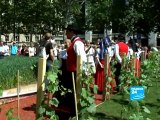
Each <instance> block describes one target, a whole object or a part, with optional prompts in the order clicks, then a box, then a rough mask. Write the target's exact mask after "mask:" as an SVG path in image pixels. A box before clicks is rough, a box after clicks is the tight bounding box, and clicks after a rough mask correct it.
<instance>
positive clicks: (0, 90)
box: [0, 88, 3, 96]
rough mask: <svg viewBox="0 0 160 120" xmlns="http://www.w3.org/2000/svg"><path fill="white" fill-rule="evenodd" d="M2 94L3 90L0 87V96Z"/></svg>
mask: <svg viewBox="0 0 160 120" xmlns="http://www.w3.org/2000/svg"><path fill="white" fill-rule="evenodd" d="M2 95H3V90H2V88H0V96H2Z"/></svg>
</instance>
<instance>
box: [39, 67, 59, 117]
mask: <svg viewBox="0 0 160 120" xmlns="http://www.w3.org/2000/svg"><path fill="white" fill-rule="evenodd" d="M57 72H58V66H54V69H52V70H51V71H49V72H47V73H46V77H45V79H46V80H48V81H49V84H48V85H47V88H46V91H47V93H51V94H55V92H57V91H58V90H59V81H58V76H57ZM48 97H49V96H48ZM48 100H49V104H47V103H46V101H48ZM58 104H59V101H58V99H57V98H55V97H53V98H51V99H48V98H47V97H44V99H43V100H42V103H41V106H40V107H39V110H38V120H42V119H43V117H44V116H46V117H47V118H49V119H50V120H58V119H59V118H58V116H57V115H56V113H55V111H54V110H53V108H52V106H55V107H58Z"/></svg>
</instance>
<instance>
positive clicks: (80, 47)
mask: <svg viewBox="0 0 160 120" xmlns="http://www.w3.org/2000/svg"><path fill="white" fill-rule="evenodd" d="M76 39H79V37H77V38H76ZM76 39H75V40H76ZM73 49H74V51H75V52H76V54H77V55H80V56H81V59H82V61H83V62H87V57H86V52H85V48H84V44H83V42H81V41H76V42H75V43H74V45H73Z"/></svg>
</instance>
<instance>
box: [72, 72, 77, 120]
mask: <svg viewBox="0 0 160 120" xmlns="http://www.w3.org/2000/svg"><path fill="white" fill-rule="evenodd" d="M72 83H73V91H74V101H75V111H76V120H78V108H77V94H76V87H75V79H74V72H72Z"/></svg>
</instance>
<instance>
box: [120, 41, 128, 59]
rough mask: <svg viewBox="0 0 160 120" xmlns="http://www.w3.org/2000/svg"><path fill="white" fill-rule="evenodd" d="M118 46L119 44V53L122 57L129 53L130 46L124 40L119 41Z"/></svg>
mask: <svg viewBox="0 0 160 120" xmlns="http://www.w3.org/2000/svg"><path fill="white" fill-rule="evenodd" d="M118 46H119V54H120V56H121V58H122V55H123V54H125V55H127V54H128V49H129V48H128V45H127V44H125V43H124V42H119V43H118Z"/></svg>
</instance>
